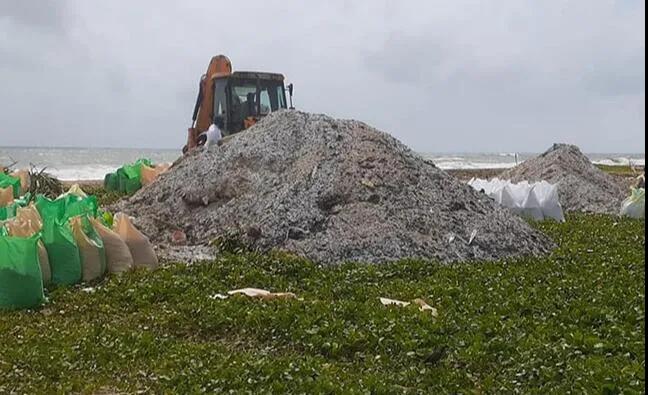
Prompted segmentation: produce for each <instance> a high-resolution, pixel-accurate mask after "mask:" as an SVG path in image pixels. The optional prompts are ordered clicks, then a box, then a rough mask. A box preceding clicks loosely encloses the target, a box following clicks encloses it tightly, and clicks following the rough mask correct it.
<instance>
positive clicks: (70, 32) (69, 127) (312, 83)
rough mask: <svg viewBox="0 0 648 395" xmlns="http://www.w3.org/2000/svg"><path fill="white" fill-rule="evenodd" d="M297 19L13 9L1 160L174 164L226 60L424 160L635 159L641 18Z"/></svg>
mask: <svg viewBox="0 0 648 395" xmlns="http://www.w3.org/2000/svg"><path fill="white" fill-rule="evenodd" d="M302 6H303V4H302V3H300V2H297V1H292V0H284V1H249V2H245V3H242V4H234V3H231V4H229V3H228V4H216V3H214V2H212V1H206V0H205V1H200V0H196V1H192V2H189V3H179V2H172V1H153V0H142V1H138V2H131V1H125V0H115V1H111V2H87V1H83V0H67V1H41V2H27V1H18V0H15V1H7V2H4V3H3V7H2V8H1V9H0V85H1V86H3V90H2V91H1V92H0V135H1V136H2V139H1V140H0V144H3V145H4V144H9V145H35V144H38V145H63V146H70V145H78V146H115V147H120V146H134V147H176V148H178V149H179V148H180V147H181V146H182V145H183V144H184V141H185V139H186V128H187V127H188V126H189V122H190V117H191V111H192V108H193V103H194V100H195V94H196V86H197V82H198V79H199V77H200V75H201V74H202V73H203V72H204V70H205V68H206V66H207V63H208V61H209V58H210V57H211V56H212V55H215V54H218V53H224V54H226V55H228V56H229V57H230V59H231V60H232V62H233V65H234V68H235V69H237V70H244V69H257V70H267V71H276V72H282V73H284V74H285V75H286V77H287V79H288V80H289V81H290V82H293V83H295V87H296V89H295V104H296V105H297V107H298V108H299V109H303V110H306V111H313V112H323V113H328V114H331V115H333V116H336V117H342V118H355V119H360V120H363V121H366V122H368V123H370V124H372V125H374V126H376V127H378V128H380V129H382V130H386V131H389V132H390V133H392V134H393V135H395V136H396V137H398V138H399V139H401V140H403V141H404V142H405V143H406V144H408V145H411V146H413V147H415V148H416V149H419V150H423V151H437V152H438V151H509V152H510V151H542V150H544V149H545V148H546V147H548V146H549V145H551V143H553V142H554V141H562V140H568V141H570V142H574V143H576V144H579V145H581V146H582V148H583V149H584V150H586V151H609V150H613V151H636V150H637V149H638V148H637V147H638V146H641V149H642V150H643V146H644V145H645V120H644V119H645V113H644V111H643V107H642V104H643V103H645V71H644V69H645V16H644V11H645V5H644V3H643V2H639V1H630V0H626V1H619V2H617V1H612V0H609V1H608V0H598V1H585V0H577V1H555V2H537V1H531V0H501V1H497V2H479V3H475V2H473V1H468V0H454V1H446V2H426V1H408V2H391V1H369V0H367V1H342V0H339V1H331V2H320V3H313V4H310V5H309V9H308V10H307V11H305V10H304V9H303V7H302ZM35 103H37V105H36V104H35ZM43 125H47V126H46V128H43ZM17 131H20V132H17ZM22 131H26V132H24V133H23V132H22ZM638 143H641V144H638Z"/></svg>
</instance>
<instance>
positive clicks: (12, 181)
mask: <svg viewBox="0 0 648 395" xmlns="http://www.w3.org/2000/svg"><path fill="white" fill-rule="evenodd" d="M7 187H12V188H13V197H14V198H18V197H20V194H21V193H20V192H21V191H20V179H19V178H17V177H12V176H9V175H7V174H5V173H3V172H0V188H7Z"/></svg>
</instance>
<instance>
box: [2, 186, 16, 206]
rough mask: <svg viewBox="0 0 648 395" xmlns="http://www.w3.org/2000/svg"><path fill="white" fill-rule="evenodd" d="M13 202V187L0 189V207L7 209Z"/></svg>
mask: <svg viewBox="0 0 648 395" xmlns="http://www.w3.org/2000/svg"><path fill="white" fill-rule="evenodd" d="M13 202H14V196H13V187H12V186H8V187H6V188H2V187H0V207H7V206H9V205H10V204H12V203H13Z"/></svg>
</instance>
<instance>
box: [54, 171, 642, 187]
mask: <svg viewBox="0 0 648 395" xmlns="http://www.w3.org/2000/svg"><path fill="white" fill-rule="evenodd" d="M599 167H604V168H603V169H602V170H604V171H606V172H607V173H609V174H611V175H613V176H615V177H619V178H621V179H623V180H624V181H626V182H629V181H630V180H634V178H635V177H637V176H639V175H640V174H642V173H643V172H644V171H645V167H644V166H636V167H635V171H636V174H634V173H633V172H632V170H631V169H630V168H629V167H628V166H599ZM505 170H507V169H499V168H495V169H488V168H485V169H444V171H445V172H447V173H448V174H450V175H452V176H454V177H456V178H458V179H459V180H461V181H464V182H468V181H470V179H472V178H473V177H474V178H483V179H491V178H495V177H497V176H498V175H500V174H501V173H503V172H504V171H505ZM61 183H62V184H63V186H64V187H66V188H69V187H71V186H72V185H74V184H79V185H84V186H90V187H102V186H103V180H65V181H63V180H62V181H61Z"/></svg>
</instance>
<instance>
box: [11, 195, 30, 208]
mask: <svg viewBox="0 0 648 395" xmlns="http://www.w3.org/2000/svg"><path fill="white" fill-rule="evenodd" d="M30 201H31V193H30V192H27V193H25V194H24V195H22V196H21V197H20V198H18V199H14V203H16V204H17V205H18V206H20V207H26V206H27V205H28V204H29V202H30Z"/></svg>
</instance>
